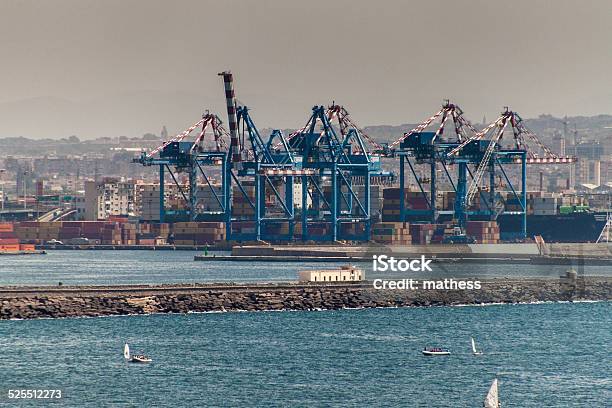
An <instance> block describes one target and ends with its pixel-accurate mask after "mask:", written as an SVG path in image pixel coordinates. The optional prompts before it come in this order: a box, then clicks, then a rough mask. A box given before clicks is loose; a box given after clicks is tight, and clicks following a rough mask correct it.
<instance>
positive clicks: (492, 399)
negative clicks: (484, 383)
mask: <svg viewBox="0 0 612 408" xmlns="http://www.w3.org/2000/svg"><path fill="white" fill-rule="evenodd" d="M482 406H483V408H499V407H501V404H500V403H499V394H498V389H497V378H496V379H494V380H493V383H492V384H491V388H489V392H488V393H487V396H486V397H485V400H484V402H483V403H482Z"/></svg>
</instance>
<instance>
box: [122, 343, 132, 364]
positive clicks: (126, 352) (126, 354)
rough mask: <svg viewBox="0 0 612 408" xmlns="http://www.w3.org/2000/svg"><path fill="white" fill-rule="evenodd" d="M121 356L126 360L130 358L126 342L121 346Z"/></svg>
mask: <svg viewBox="0 0 612 408" xmlns="http://www.w3.org/2000/svg"><path fill="white" fill-rule="evenodd" d="M123 357H125V358H126V360H129V359H130V346H128V344H127V343H125V346H124V347H123Z"/></svg>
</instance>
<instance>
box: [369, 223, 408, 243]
mask: <svg viewBox="0 0 612 408" xmlns="http://www.w3.org/2000/svg"><path fill="white" fill-rule="evenodd" d="M372 241H374V242H379V243H382V244H394V245H410V244H411V243H412V236H411V235H410V224H408V223H407V222H381V223H378V224H374V225H373V226H372Z"/></svg>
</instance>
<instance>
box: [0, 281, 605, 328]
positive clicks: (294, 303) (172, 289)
mask: <svg viewBox="0 0 612 408" xmlns="http://www.w3.org/2000/svg"><path fill="white" fill-rule="evenodd" d="M611 299H612V279H610V278H586V279H584V278H576V277H573V278H572V277H570V278H567V279H559V280H555V279H550V280H544V279H541V280H536V279H531V280H518V279H514V280H510V279H495V280H491V281H483V282H482V289H479V290H400V289H396V290H390V289H380V290H379V289H374V288H373V286H372V285H371V284H370V283H364V284H356V285H333V284H332V285H320V284H319V285H314V284H310V285H298V284H279V285H257V284H253V285H249V286H236V285H231V284H228V285H214V286H213V285H196V286H193V285H191V286H156V287H120V286H117V287H87V288H74V287H73V288H70V287H66V288H61V289H60V288H43V287H41V288H0V319H33V318H59V317H79V316H91V317H93V316H110V315H127V314H148V313H188V312H213V311H263V310H317V309H343V308H369V307H406V306H442V305H458V304H490V303H533V302H554V301H569V300H596V301H606V300H611Z"/></svg>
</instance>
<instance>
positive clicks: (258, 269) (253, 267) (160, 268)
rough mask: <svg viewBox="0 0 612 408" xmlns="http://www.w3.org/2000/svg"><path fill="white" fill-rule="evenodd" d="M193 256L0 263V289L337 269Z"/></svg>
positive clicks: (5, 259)
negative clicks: (22, 286) (194, 258)
mask: <svg viewBox="0 0 612 408" xmlns="http://www.w3.org/2000/svg"><path fill="white" fill-rule="evenodd" d="M195 254H197V253H196V252H193V251H93V250H91V251H70V250H61V251H49V253H48V254H47V255H32V256H2V257H0V285H57V284H58V282H62V283H63V284H65V285H86V284H92V285H104V284H158V283H178V282H185V283H193V282H221V281H234V282H253V281H287V280H296V279H297V273H298V271H300V270H304V269H322V268H337V267H338V265H340V264H338V263H326V262H315V263H283V262H227V261H207V262H195V261H194V260H193V256H194V255H195ZM357 265H358V266H359V267H361V268H362V269H363V270H364V271H365V272H366V277H367V278H368V279H373V278H377V277H386V278H409V277H415V276H431V275H427V274H419V273H414V272H406V273H402V272H397V273H389V272H378V273H376V272H372V264H371V262H364V263H358V264H357ZM568 268H569V267H568V266H553V265H525V264H513V263H509V262H505V263H501V264H490V265H482V264H434V265H433V267H432V269H433V271H434V273H435V274H437V275H443V276H448V277H458V278H459V277H479V278H487V277H489V278H494V277H513V276H514V277H517V276H540V277H549V278H557V277H559V275H561V274H563V273H565V271H567V270H568ZM574 269H576V270H577V271H578V272H579V273H581V274H586V275H608V276H609V275H610V274H612V269H611V268H610V267H609V266H586V267H585V266H575V267H574Z"/></svg>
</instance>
